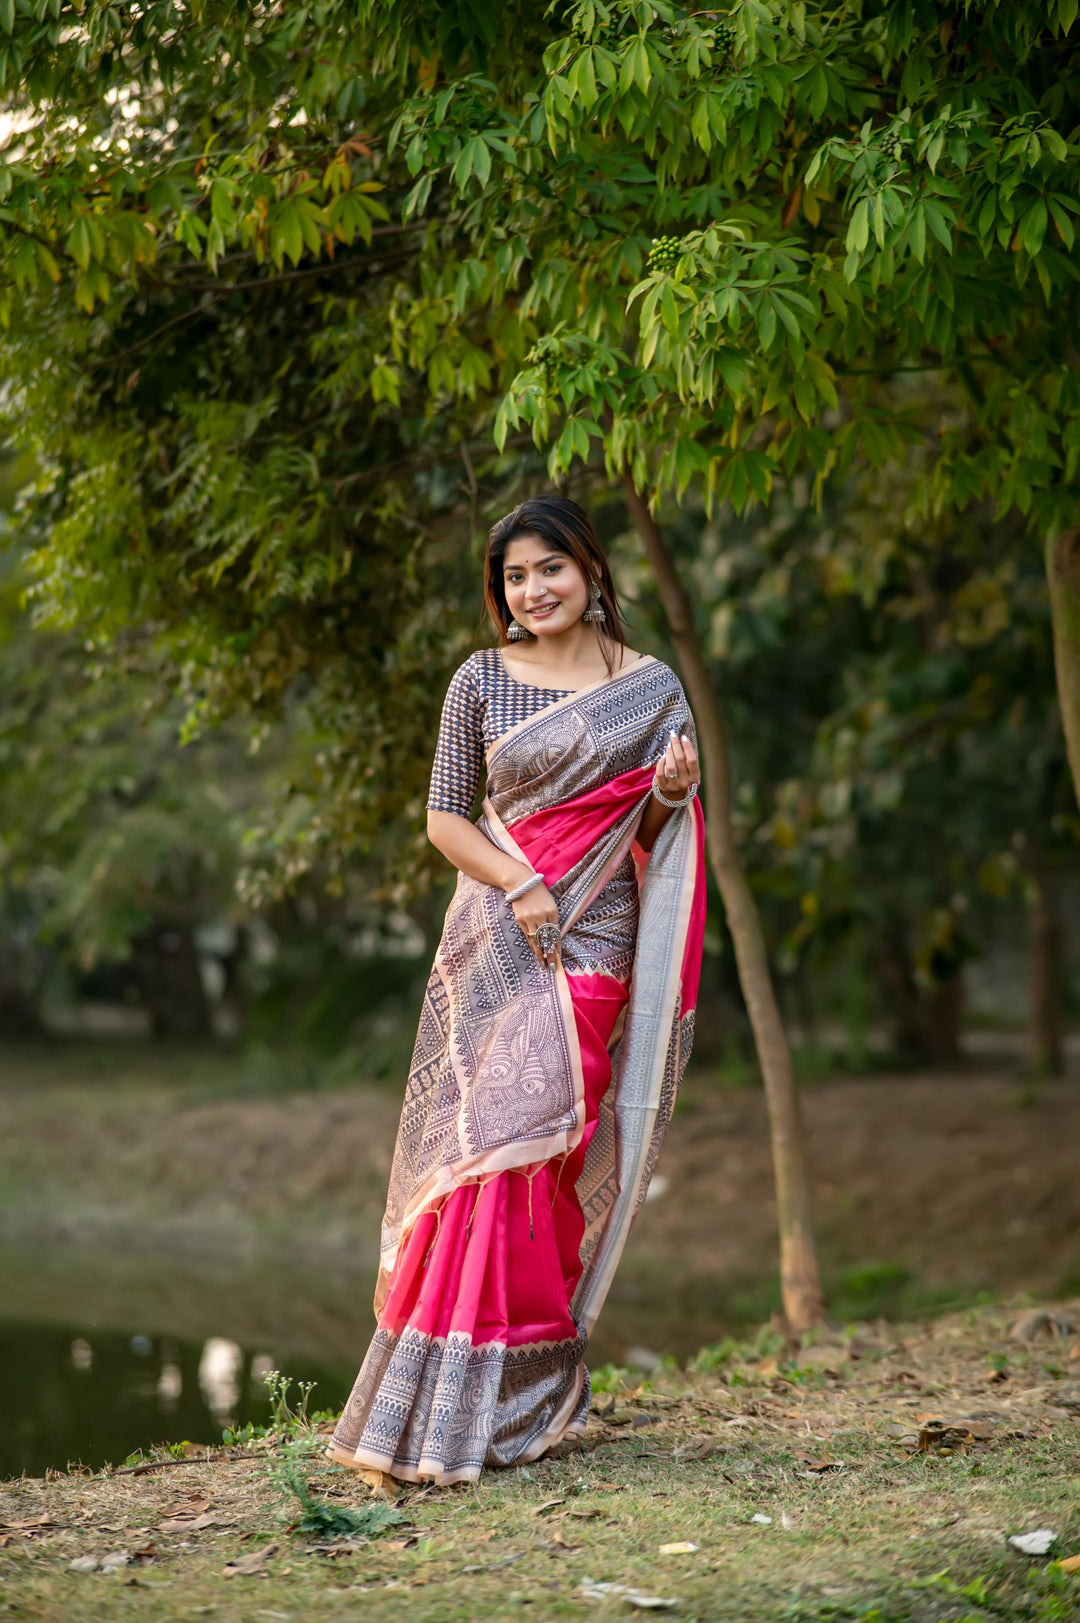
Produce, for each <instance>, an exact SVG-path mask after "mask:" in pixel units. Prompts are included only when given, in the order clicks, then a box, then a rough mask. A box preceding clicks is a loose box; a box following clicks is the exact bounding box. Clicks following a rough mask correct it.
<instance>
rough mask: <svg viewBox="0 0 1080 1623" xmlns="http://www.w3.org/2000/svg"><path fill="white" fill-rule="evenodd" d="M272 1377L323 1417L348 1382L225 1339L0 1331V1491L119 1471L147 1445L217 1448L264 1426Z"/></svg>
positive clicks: (40, 1327)
mask: <svg viewBox="0 0 1080 1623" xmlns="http://www.w3.org/2000/svg"><path fill="white" fill-rule="evenodd" d="M271 1369H280V1370H281V1371H282V1373H283V1374H287V1375H292V1376H294V1377H296V1378H297V1379H300V1380H307V1381H314V1382H315V1383H316V1388H315V1391H314V1392H313V1393H312V1398H311V1403H312V1406H313V1407H318V1408H326V1409H330V1408H336V1407H337V1406H338V1405H339V1404H341V1403H343V1402H344V1400H345V1398H346V1397H348V1394H349V1388H350V1386H351V1384H352V1380H353V1377H354V1376H355V1374H356V1371H355V1370H350V1369H347V1368H346V1367H345V1366H344V1365H342V1366H338V1367H335V1366H332V1365H330V1366H324V1365H322V1364H318V1363H313V1362H311V1361H310V1360H307V1359H303V1358H301V1359H295V1358H289V1357H288V1356H287V1355H286V1354H284V1353H278V1352H276V1351H272V1350H270V1349H268V1348H266V1347H259V1348H254V1347H241V1346H240V1345H239V1343H238V1342H235V1341H231V1340H229V1339H228V1338H227V1337H225V1336H210V1337H208V1338H207V1339H206V1340H205V1341H201V1342H200V1341H187V1340H179V1339H178V1338H176V1337H175V1336H160V1335H146V1334H145V1333H143V1332H141V1331H135V1332H134V1333H131V1334H127V1333H124V1332H118V1331H115V1330H103V1329H101V1328H100V1327H98V1326H94V1325H78V1326H63V1327H62V1326H57V1325H51V1324H11V1323H7V1324H5V1323H3V1322H0V1370H2V1371H3V1380H4V1390H5V1401H4V1404H3V1407H2V1409H0V1479H2V1478H5V1477H12V1476H19V1475H21V1474H22V1473H23V1472H26V1473H27V1475H29V1476H43V1475H44V1474H45V1472H46V1470H48V1469H49V1468H50V1467H54V1468H60V1469H62V1468H63V1467H64V1466H66V1465H67V1464H69V1463H74V1462H80V1463H82V1464H83V1465H88V1466H91V1467H95V1468H96V1467H98V1466H101V1465H106V1464H109V1463H110V1462H111V1463H114V1464H121V1463H122V1462H123V1461H124V1460H125V1459H126V1457H127V1456H128V1455H129V1454H131V1453H133V1452H134V1451H135V1450H136V1449H138V1448H145V1447H146V1446H147V1445H148V1444H149V1443H151V1442H155V1443H178V1442H185V1441H190V1442H197V1443H213V1442H220V1440H221V1433H222V1430H223V1428H224V1427H225V1426H228V1425H237V1424H239V1425H243V1424H244V1423H245V1422H246V1421H249V1420H254V1421H256V1422H259V1423H265V1422H266V1421H267V1420H268V1418H269V1403H268V1400H267V1393H266V1384H265V1376H266V1374H267V1372H268V1371H269V1370H271ZM294 1390H295V1389H294Z"/></svg>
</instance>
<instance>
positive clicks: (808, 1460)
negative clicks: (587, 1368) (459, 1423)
mask: <svg viewBox="0 0 1080 1623" xmlns="http://www.w3.org/2000/svg"><path fill="white" fill-rule="evenodd" d="M1014 1316H1015V1314H1014V1315H1012V1316H1010V1315H1008V1314H1007V1313H1005V1312H1003V1311H1002V1310H1001V1309H999V1308H991V1307H984V1308H980V1309H976V1310H970V1311H967V1312H965V1313H962V1314H953V1315H950V1316H946V1317H943V1318H940V1319H938V1320H935V1321H934V1322H932V1323H923V1324H917V1325H907V1326H901V1327H890V1326H887V1325H885V1324H884V1323H879V1324H877V1325H875V1326H872V1327H871V1326H865V1325H864V1326H862V1327H854V1328H852V1329H851V1330H849V1331H848V1332H845V1333H842V1334H831V1335H827V1336H824V1337H819V1338H817V1339H816V1340H815V1339H814V1338H810V1341H809V1343H808V1344H807V1345H805V1346H804V1347H802V1348H801V1349H799V1350H797V1351H793V1352H792V1353H791V1354H790V1355H789V1351H788V1349H787V1348H786V1346H785V1344H784V1342H783V1340H782V1339H781V1338H780V1337H779V1336H778V1335H776V1334H775V1333H773V1332H771V1331H769V1330H768V1329H766V1330H764V1331H763V1332H762V1333H761V1334H760V1335H759V1336H758V1337H757V1338H756V1339H755V1340H754V1341H753V1342H749V1343H737V1342H734V1341H731V1342H725V1343H723V1344H720V1345H718V1346H716V1347H714V1348H712V1349H706V1350H704V1351H703V1354H702V1355H701V1356H699V1358H698V1359H697V1360H696V1361H694V1365H693V1367H692V1368H690V1369H689V1370H686V1371H680V1370H677V1369H670V1368H669V1369H665V1370H663V1371H662V1372H661V1373H659V1374H658V1375H657V1376H655V1377H654V1378H653V1380H652V1382H651V1383H649V1384H645V1385H638V1386H629V1385H628V1384H627V1383H628V1382H629V1381H630V1380H631V1379H634V1378H633V1377H630V1376H628V1375H626V1374H625V1373H624V1372H620V1371H618V1370H616V1369H609V1370H607V1371H605V1372H604V1378H602V1379H600V1380H598V1382H597V1386H598V1388H599V1387H604V1388H607V1390H606V1391H603V1392H598V1394H597V1397H596V1399H595V1403H594V1409H595V1412H594V1417H593V1421H592V1423H591V1424H590V1430H589V1436H588V1437H587V1439H586V1443H587V1447H586V1449H585V1450H584V1451H583V1452H581V1453H578V1454H572V1455H569V1456H567V1457H566V1458H564V1459H560V1460H547V1461H540V1462H537V1463H535V1464H533V1465H531V1466H528V1467H525V1468H523V1469H519V1470H511V1471H505V1472H492V1473H488V1474H486V1475H485V1476H484V1478H483V1479H482V1481H481V1482H480V1484H479V1485H477V1486H464V1485H462V1486H457V1487H453V1488H447V1489H433V1488H407V1489H404V1490H402V1491H401V1493H400V1495H399V1496H398V1498H397V1502H396V1505H395V1506H394V1508H395V1509H396V1510H397V1512H398V1514H399V1516H400V1517H401V1520H400V1521H398V1522H397V1524H396V1525H395V1524H388V1525H386V1526H385V1527H384V1528H383V1529H382V1530H381V1531H380V1530H379V1529H378V1527H377V1526H373V1523H372V1521H371V1519H370V1514H369V1513H370V1508H371V1504H372V1501H371V1500H370V1499H369V1498H368V1497H367V1489H366V1488H365V1486H364V1484H363V1483H362V1482H361V1481H360V1480H359V1479H358V1478H357V1477H355V1476H354V1475H353V1474H352V1473H349V1472H345V1471H342V1470H340V1469H338V1468H336V1467H333V1466H330V1465H328V1464H324V1463H323V1462H322V1456H321V1439H320V1436H319V1433H318V1431H317V1429H316V1428H315V1426H314V1425H313V1423H312V1422H309V1421H306V1420H305V1419H304V1418H303V1416H302V1415H300V1416H295V1415H293V1416H291V1417H290V1413H289V1411H288V1410H287V1409H286V1410H285V1411H283V1412H279V1418H280V1419H281V1422H282V1429H281V1430H279V1431H277V1432H270V1433H269V1434H268V1435H264V1436H262V1437H259V1436H251V1437H250V1438H248V1439H247V1440H246V1442H245V1444H244V1446H241V1447H236V1446H230V1447H226V1448H223V1449H222V1450H221V1452H220V1455H219V1457H218V1458H217V1459H216V1461H215V1462H214V1463H205V1462H204V1461H203V1460H200V1459H199V1458H193V1459H192V1460H190V1461H188V1462H185V1463H183V1464H178V1465H175V1466H167V1465H165V1464H164V1463H162V1465H161V1466H160V1468H159V1469H156V1470H150V1471H148V1472H147V1473H146V1474H143V1475H127V1476H115V1475H108V1474H105V1473H102V1474H99V1475H97V1476H91V1475H89V1474H81V1473H79V1472H77V1471H76V1472H74V1473H71V1474H65V1475H58V1476H56V1477H55V1479H54V1480H51V1481H47V1482H43V1481H29V1480H25V1481H21V1482H16V1483H10V1484H6V1485H5V1486H4V1487H3V1489H2V1490H0V1522H4V1523H6V1524H7V1525H6V1528H0V1611H2V1610H3V1609H4V1606H5V1605H6V1608H7V1611H8V1613H9V1614H10V1615H12V1616H14V1617H18V1618H20V1619H41V1620H49V1623H52V1620H54V1619H55V1620H59V1619H61V1618H62V1619H64V1623H84V1620H85V1623H91V1620H101V1623H126V1620H128V1619H135V1618H138V1619H139V1620H140V1623H180V1620H186V1619H189V1618H195V1617H208V1618H212V1619H214V1620H215V1623H247V1620H248V1619H250V1620H252V1623H255V1620H256V1619H275V1618H276V1619H278V1620H281V1619H295V1620H297V1623H300V1620H307V1619H319V1620H320V1623H321V1620H323V1619H326V1620H328V1623H334V1620H335V1619H338V1618H340V1619H343V1620H345V1619H349V1620H352V1619H357V1620H359V1619H361V1618H362V1619H364V1620H365V1623H369V1620H370V1623H383V1620H391V1619H398V1618H400V1617H405V1616H407V1617H408V1618H409V1620H410V1623H455V1620H459V1619H460V1620H466V1619H470V1620H471V1619H473V1618H484V1619H489V1620H491V1623H502V1620H507V1623H509V1619H511V1618H513V1619H515V1620H520V1619H521V1618H523V1617H524V1618H528V1619H532V1620H534V1623H556V1620H558V1619H563V1618H567V1619H571V1618H586V1617H588V1618H597V1619H600V1620H603V1619H604V1618H605V1617H612V1618H614V1617H617V1616H630V1615H631V1606H630V1604H629V1603H628V1602H627V1599H626V1597H625V1596H624V1595H620V1594H610V1593H604V1592H602V1591H597V1590H596V1589H595V1588H593V1589H592V1593H591V1594H588V1593H587V1591H588V1590H589V1588H590V1585H592V1586H595V1585H597V1584H604V1583H607V1584H617V1585H622V1586H624V1588H626V1589H631V1590H636V1591H640V1592H643V1593H645V1594H647V1595H651V1596H657V1597H660V1598H661V1599H665V1600H670V1601H673V1602H675V1603H676V1605H675V1606H674V1607H672V1608H671V1613H672V1615H673V1616H676V1617H679V1618H683V1619H687V1620H699V1623H714V1620H715V1623H721V1620H731V1623H747V1620H753V1623H758V1620H760V1623H773V1620H775V1623H845V1620H852V1623H857V1620H861V1623H1068V1620H1075V1619H1076V1618H1077V1617H1080V1575H1077V1576H1074V1575H1071V1574H1070V1573H1068V1572H1067V1571H1065V1570H1064V1569H1063V1568H1062V1566H1061V1565H1060V1564H1059V1562H1058V1561H1056V1560H1054V1559H1052V1558H1053V1557H1054V1556H1057V1557H1059V1558H1068V1557H1069V1556H1071V1555H1073V1554H1075V1553H1077V1552H1080V1466H1078V1456H1077V1451H1076V1443H1077V1439H1078V1433H1080V1358H1078V1356H1077V1353H1078V1350H1080V1334H1073V1335H1069V1336H1065V1337H1060V1336H1059V1337H1058V1338H1057V1339H1056V1340H1055V1339H1050V1338H1049V1332H1043V1335H1044V1339H1043V1340H1039V1339H1035V1340H1032V1341H1028V1342H1024V1341H1017V1340H1014V1339H1010V1338H1009V1335H1008V1330H1009V1326H1010V1323H1011V1317H1014ZM1074 1318H1076V1315H1075V1313H1074ZM1078 1322H1080V1320H1078ZM928 1412H929V1413H932V1414H935V1415H938V1416H942V1417H944V1418H945V1419H952V1420H958V1419H966V1420H968V1421H969V1422H972V1423H973V1424H974V1425H975V1429H976V1431H977V1432H978V1433H979V1436H978V1437H976V1438H975V1439H974V1440H973V1439H972V1438H971V1436H970V1435H968V1434H966V1433H963V1432H957V1431H956V1430H955V1428H954V1431H953V1432H942V1431H941V1430H940V1428H938V1429H937V1430H936V1431H935V1429H934V1428H930V1431H927V1430H926V1427H925V1425H923V1424H922V1423H921V1422H920V1420H919V1417H920V1416H922V1417H924V1419H925V1417H926V1415H927V1413H928ZM920 1431H921V1432H922V1440H923V1442H924V1443H925V1444H926V1446H925V1448H924V1450H923V1451H922V1452H920V1451H919V1447H918V1445H917V1443H916V1442H914V1441H913V1440H912V1439H914V1438H915V1437H916V1436H917V1434H918V1433H919V1432H920ZM162 1458H164V1456H162ZM298 1472H299V1474H300V1478H301V1480H302V1482H303V1484H304V1487H303V1493H302V1494H301V1495H299V1496H298V1495H297V1492H296V1488H295V1478H296V1475H297V1473H298ZM290 1473H291V1475H292V1477H293V1479H294V1481H293V1483H292V1485H291V1486H290V1481H289V1478H290ZM305 1497H306V1501H307V1504H306V1505H300V1504H299V1503H298V1499H299V1500H304V1499H305ZM311 1506H314V1507H315V1509H314V1511H312V1510H311ZM319 1507H321V1509H320V1508H319ZM300 1509H305V1510H306V1511H307V1512H308V1513H309V1514H313V1515H314V1522H313V1523H311V1525H314V1526H316V1527H323V1528H326V1527H328V1526H330V1527H347V1526H349V1525H350V1517H349V1515H348V1514H344V1515H339V1516H338V1517H337V1518H336V1519H335V1517H334V1516H333V1514H332V1513H333V1512H334V1511H337V1512H339V1513H348V1512H352V1513H353V1517H359V1518H360V1522H359V1525H360V1526H361V1527H363V1526H364V1525H365V1520H364V1518H365V1514H366V1513H367V1520H366V1526H367V1528H368V1531H367V1532H366V1533H365V1532H354V1533H352V1534H351V1535H346V1536H344V1537H342V1536H333V1535H331V1536H324V1535H311V1534H306V1533H305V1532H304V1531H303V1520H304V1518H303V1516H302V1515H300V1514H299V1511H300ZM43 1515H44V1516H45V1517H46V1518H47V1521H45V1522H41V1521H38V1522H37V1523H34V1524H32V1525H30V1526H26V1525H23V1526H13V1525H12V1524H13V1523H26V1522H28V1521H29V1520H30V1519H31V1518H34V1517H41V1516H43ZM755 1517H756V1518H759V1519H758V1520H755ZM764 1517H767V1518H769V1520H768V1521H764V1520H761V1519H760V1518H764ZM196 1522H197V1523H198V1525H197V1526H196V1525H195V1523H196ZM352 1525H353V1526H354V1527H355V1526H356V1525H358V1524H357V1523H356V1521H353V1522H352ZM1043 1527H1045V1528H1049V1529H1052V1530H1053V1531H1055V1532H1056V1533H1057V1534H1058V1543H1057V1545H1056V1546H1055V1547H1054V1549H1053V1550H1052V1551H1051V1552H1050V1558H1043V1559H1037V1558H1036V1559H1033V1558H1029V1557H1026V1556H1023V1555H1021V1554H1019V1553H1018V1552H1016V1551H1015V1550H1013V1549H1011V1548H1010V1547H1009V1545H1008V1544H1007V1542H1006V1539H1007V1537H1008V1536H1009V1535H1012V1534H1016V1533H1022V1532H1029V1531H1032V1530H1034V1529H1036V1528H1043ZM687 1543H689V1544H693V1545H696V1546H697V1548H696V1549H694V1550H691V1551H684V1552H681V1553H679V1552H671V1553H667V1554H664V1553H662V1552H661V1546H662V1545H670V1544H687ZM271 1546H272V1549H271V1548H270V1547H271ZM120 1549H123V1550H127V1551H129V1552H132V1553H134V1552H136V1551H140V1550H141V1551H144V1552H145V1553H144V1554H143V1555H142V1556H141V1557H140V1558H139V1559H138V1560H136V1561H134V1562H132V1563H131V1564H129V1565H126V1566H124V1567H122V1568H120V1570H118V1571H116V1572H114V1573H105V1572H101V1571H96V1572H73V1571H70V1570H68V1569H69V1563H70V1562H71V1561H72V1560H73V1559H76V1558H78V1557H80V1556H86V1555H99V1556H100V1555H103V1554H105V1553H108V1552H110V1551H115V1550H120ZM262 1551H268V1552H269V1553H267V1555H266V1557H265V1560H262V1561H260V1559H259V1557H260V1552H262ZM230 1563H231V1564H232V1568H230ZM237 1564H239V1565H238V1566H237ZM245 1566H247V1567H250V1568H253V1569H254V1570H253V1571H252V1572H251V1573H249V1574H245V1572H244V1567H245ZM227 1568H230V1570H234V1569H235V1571H236V1575H235V1576H231V1577H227V1576H226V1575H225V1574H226V1569H227Z"/></svg>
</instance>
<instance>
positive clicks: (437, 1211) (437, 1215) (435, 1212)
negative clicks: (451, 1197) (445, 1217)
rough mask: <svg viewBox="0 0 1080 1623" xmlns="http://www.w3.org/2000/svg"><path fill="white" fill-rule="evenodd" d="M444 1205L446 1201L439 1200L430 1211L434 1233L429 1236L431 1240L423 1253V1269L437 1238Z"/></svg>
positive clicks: (429, 1259) (428, 1260) (429, 1258)
mask: <svg viewBox="0 0 1080 1623" xmlns="http://www.w3.org/2000/svg"><path fill="white" fill-rule="evenodd" d="M445 1204H446V1201H445V1199H443V1200H441V1201H440V1202H439V1204H438V1205H437V1206H433V1207H432V1209H431V1215H432V1216H433V1217H434V1219H435V1232H434V1234H433V1235H432V1236H431V1239H430V1240H429V1241H428V1248H427V1250H426V1251H425V1252H424V1261H423V1267H425V1268H426V1267H427V1265H428V1263H429V1262H430V1261H431V1253H432V1252H433V1251H434V1249H435V1241H436V1240H437V1239H438V1238H439V1229H440V1227H441V1226H442V1214H443V1206H444V1205H445Z"/></svg>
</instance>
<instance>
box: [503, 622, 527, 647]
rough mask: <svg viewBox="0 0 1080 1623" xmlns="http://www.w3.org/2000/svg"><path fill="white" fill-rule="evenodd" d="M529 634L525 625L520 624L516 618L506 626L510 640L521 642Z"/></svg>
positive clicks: (508, 639)
mask: <svg viewBox="0 0 1080 1623" xmlns="http://www.w3.org/2000/svg"><path fill="white" fill-rule="evenodd" d="M528 635H529V633H528V632H527V631H526V630H525V627H524V626H521V625H518V623H517V621H516V620H511V622H510V624H509V625H508V626H507V628H506V637H507V641H508V642H520V641H521V639H522V638H523V637H527V636H528Z"/></svg>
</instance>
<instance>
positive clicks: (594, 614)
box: [581, 581, 607, 625]
mask: <svg viewBox="0 0 1080 1623" xmlns="http://www.w3.org/2000/svg"><path fill="white" fill-rule="evenodd" d="M589 597H590V598H591V599H592V601H591V602H590V604H589V606H588V608H587V609H586V610H585V613H584V614H583V615H582V616H581V618H582V619H583V620H591V621H595V622H596V624H597V625H602V624H603V622H604V621H605V620H606V619H607V615H606V614H605V613H604V605H603V604H602V603H601V601H600V588H599V586H598V585H597V584H596V582H595V581H593V582H592V583H591V585H590V586H589Z"/></svg>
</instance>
